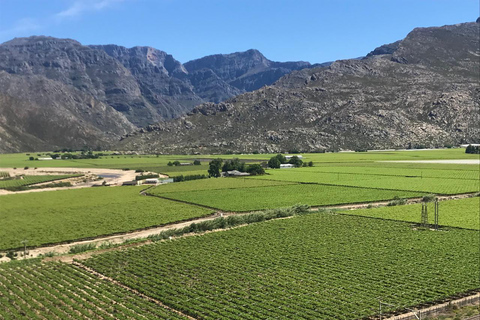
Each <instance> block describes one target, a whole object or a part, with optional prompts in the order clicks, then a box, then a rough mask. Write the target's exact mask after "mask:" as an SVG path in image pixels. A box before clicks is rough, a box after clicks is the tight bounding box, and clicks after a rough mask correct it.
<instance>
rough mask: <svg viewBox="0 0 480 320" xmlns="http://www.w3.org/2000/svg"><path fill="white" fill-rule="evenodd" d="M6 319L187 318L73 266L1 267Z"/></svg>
mask: <svg viewBox="0 0 480 320" xmlns="http://www.w3.org/2000/svg"><path fill="white" fill-rule="evenodd" d="M0 305H1V306H2V307H1V308H0V319H187V318H185V317H182V316H179V315H178V314H176V313H174V312H172V311H169V310H167V309H165V308H163V307H161V306H159V305H157V304H155V303H153V302H150V301H148V300H146V299H144V298H142V297H139V296H137V295H135V294H132V293H131V292H129V291H127V290H126V289H123V288H121V287H119V286H117V285H114V284H111V283H109V282H108V281H106V280H99V279H98V278H96V277H94V276H92V275H91V274H89V273H87V272H84V271H82V270H80V269H78V268H75V267H73V266H70V265H67V264H60V263H48V264H40V263H35V264H30V265H21V266H17V267H3V266H2V267H0Z"/></svg>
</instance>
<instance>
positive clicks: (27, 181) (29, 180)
mask: <svg viewBox="0 0 480 320" xmlns="http://www.w3.org/2000/svg"><path fill="white" fill-rule="evenodd" d="M77 176H78V175H72V174H66V175H54V176H48V175H47V176H24V177H23V179H11V180H0V189H5V188H11V187H21V186H28V185H32V184H37V183H42V182H49V181H55V180H62V179H67V178H72V177H77Z"/></svg>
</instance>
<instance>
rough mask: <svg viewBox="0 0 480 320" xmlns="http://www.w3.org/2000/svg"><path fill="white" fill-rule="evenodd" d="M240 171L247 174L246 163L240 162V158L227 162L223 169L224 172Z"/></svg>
mask: <svg viewBox="0 0 480 320" xmlns="http://www.w3.org/2000/svg"><path fill="white" fill-rule="evenodd" d="M232 170H238V171H240V172H245V162H242V161H240V159H238V158H233V159H232V160H226V161H225V164H224V165H223V167H222V171H223V172H226V171H232Z"/></svg>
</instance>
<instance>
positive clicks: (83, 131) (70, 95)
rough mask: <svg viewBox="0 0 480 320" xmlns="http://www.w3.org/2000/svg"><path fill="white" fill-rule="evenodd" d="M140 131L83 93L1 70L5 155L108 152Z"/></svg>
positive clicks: (0, 129)
mask: <svg viewBox="0 0 480 320" xmlns="http://www.w3.org/2000/svg"><path fill="white" fill-rule="evenodd" d="M134 129H135V126H133V125H132V124H131V123H130V122H129V121H128V120H127V119H126V117H125V116H124V115H123V114H121V113H120V112H118V111H116V110H115V109H113V108H111V107H110V106H108V105H106V104H105V103H103V102H100V101H98V100H96V99H94V98H93V97H92V96H91V95H90V94H87V93H85V92H83V91H81V90H79V89H76V88H74V87H71V86H67V85H64V84H62V83H61V82H58V81H53V80H49V79H47V78H45V77H42V76H37V75H25V76H18V75H13V74H8V73H6V72H4V71H0V153H3V152H18V151H19V150H22V151H35V150H36V151H40V150H53V149H57V148H64V147H69V148H82V147H84V146H89V147H102V148H105V147H108V146H110V145H111V144H112V143H113V142H115V141H116V140H118V139H119V138H120V137H121V136H122V135H124V134H126V133H128V132H129V131H132V130H134Z"/></svg>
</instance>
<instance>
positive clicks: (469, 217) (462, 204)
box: [345, 197, 480, 230]
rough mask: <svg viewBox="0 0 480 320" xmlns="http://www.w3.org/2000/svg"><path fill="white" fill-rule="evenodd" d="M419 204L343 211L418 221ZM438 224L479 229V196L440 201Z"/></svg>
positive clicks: (432, 213) (430, 219)
mask: <svg viewBox="0 0 480 320" xmlns="http://www.w3.org/2000/svg"><path fill="white" fill-rule="evenodd" d="M433 206H434V204H433V203H429V204H428V212H429V223H431V224H433V223H434V221H433V219H434V207H433ZM421 212H422V205H421V204H412V205H406V206H395V207H382V208H371V209H361V210H351V211H345V213H346V214H352V215H359V216H365V217H375V218H382V219H392V220H402V221H409V222H416V223H420V219H421ZM439 225H441V226H449V227H459V228H466V229H476V230H480V197H474V198H468V199H460V200H448V201H441V202H440V203H439Z"/></svg>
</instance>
